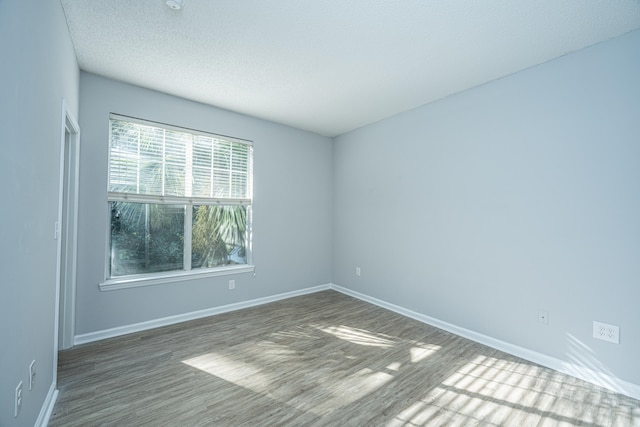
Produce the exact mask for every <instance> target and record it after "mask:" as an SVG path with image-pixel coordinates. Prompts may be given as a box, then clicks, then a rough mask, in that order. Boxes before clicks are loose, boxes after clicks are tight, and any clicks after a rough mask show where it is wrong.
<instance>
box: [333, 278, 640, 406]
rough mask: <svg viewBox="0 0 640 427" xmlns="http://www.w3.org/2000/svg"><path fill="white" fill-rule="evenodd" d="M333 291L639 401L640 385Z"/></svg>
mask: <svg viewBox="0 0 640 427" xmlns="http://www.w3.org/2000/svg"><path fill="white" fill-rule="evenodd" d="M330 288H331V289H333V290H335V291H338V292H341V293H343V294H345V295H349V296H352V297H354V298H357V299H359V300H362V301H365V302H368V303H370V304H373V305H377V306H379V307H382V308H386V309H387V310H390V311H393V312H396V313H398V314H401V315H403V316H406V317H409V318H411V319H414V320H417V321H419V322H422V323H426V324H428V325H431V326H434V327H436V328H439V329H443V330H445V331H447V332H451V333H453V334H456V335H458V336H461V337H464V338H467V339H470V340H472V341H475V342H477V343H480V344H483V345H486V346H488V347H491V348H495V349H497V350H500V351H504V352H505V353H509V354H512V355H514V356H517V357H520V358H522V359H525V360H528V361H530V362H533V363H536V364H538V365H542V366H545V367H547V368H551V369H553V370H555V371H558V372H562V373H563V374H567V375H571V376H572V377H575V378H578V379H581V380H584V381H587V382H589V383H591V384H595V385H597V386H600V387H604V388H606V389H608V390H612V391H615V392H616V393H621V394H624V395H626V396H629V397H632V398H634V399H638V400H640V385H638V384H633V383H630V382H628V381H625V380H622V379H620V378H617V377H613V376H611V375H609V374H606V373H603V372H598V371H595V370H593V369H590V368H588V367H585V366H580V365H577V364H575V363H570V362H566V361H564V360H560V359H557V358H555V357H551V356H547V355H546V354H542V353H538V352H536V351H533V350H529V349H527V348H524V347H520V346H517V345H514V344H510V343H508V342H505V341H501V340H498V339H495V338H493V337H490V336H487V335H484V334H480V333H478V332H475V331H472V330H469V329H466V328H461V327H460V326H456V325H453V324H451V323H448V322H444V321H442V320H439V319H436V318H433V317H430V316H426V315H424V314H420V313H417V312H415V311H412V310H409V309H406V308H404V307H400V306H398V305H395V304H391V303H388V302H386V301H382V300H379V299H377V298H373V297H371V296H369V295H365V294H362V293H360V292H356V291H353V290H351V289H347V288H343V287H342V286H339V285H336V284H333V283H332V284H330Z"/></svg>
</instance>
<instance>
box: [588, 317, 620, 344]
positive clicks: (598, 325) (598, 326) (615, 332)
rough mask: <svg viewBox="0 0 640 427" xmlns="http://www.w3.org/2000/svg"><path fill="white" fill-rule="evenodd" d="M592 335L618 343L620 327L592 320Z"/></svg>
mask: <svg viewBox="0 0 640 427" xmlns="http://www.w3.org/2000/svg"><path fill="white" fill-rule="evenodd" d="M593 337H594V338H598V339H599V340H603V341H609V342H612V343H614V344H620V327H619V326H616V325H609V324H608V323H602V322H598V321H596V320H594V321H593Z"/></svg>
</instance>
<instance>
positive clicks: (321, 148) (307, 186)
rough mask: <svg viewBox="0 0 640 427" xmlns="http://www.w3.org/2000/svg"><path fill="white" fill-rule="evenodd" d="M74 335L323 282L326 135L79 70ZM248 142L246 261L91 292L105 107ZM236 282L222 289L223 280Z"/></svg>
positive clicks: (101, 226)
mask: <svg viewBox="0 0 640 427" xmlns="http://www.w3.org/2000/svg"><path fill="white" fill-rule="evenodd" d="M80 93H81V97H80V127H81V128H82V142H81V144H82V150H81V154H80V165H81V171H80V200H79V210H80V218H79V230H78V233H79V234H78V239H79V241H78V254H79V255H78V283H77V302H76V304H77V317H76V334H86V333H90V332H96V331H102V330H106V329H109V328H113V327H118V326H125V325H129V324H134V323H139V322H144V321H149V320H154V319H158V318H163V317H167V316H171V315H178V314H183V313H189V312H192V311H196V310H202V309H207V308H212V307H216V306H220V305H225V304H230V303H234V302H239V301H245V300H250V299H254V298H259V297H264V296H271V295H275V294H278V293H284V292H289V291H295V290H298V289H301V288H306V287H310V286H315V285H321V284H326V283H329V282H330V281H331V212H332V208H331V203H332V194H331V191H332V174H331V171H332V168H331V162H332V148H333V147H332V140H331V139H330V138H326V137H321V136H318V135H315V134H311V133H308V132H303V131H300V130H296V129H293V128H289V127H286V126H281V125H277V124H274V123H270V122H267V121H263V120H258V119H255V118H251V117H247V116H243V115H240V114H235V113H231V112H228V111H225V110H221V109H218V108H214V107H210V106H206V105H203V104H198V103H195V102H191V101H187V100H184V99H180V98H176V97H173V96H170V95H166V94H162V93H159V92H154V91H150V90H146V89H142V88H140V87H135V86H131V85H127V84H124V83H119V82H115V81H113V80H108V79H105V78H102V77H99V76H96V75H93V74H87V73H84V72H83V73H81V77H80ZM110 112H114V113H119V114H124V115H129V116H134V117H140V118H143V119H148V120H153V121H159V122H164V123H169V124H173V125H178V126H184V127H188V128H193V129H199V130H204V131H210V132H214V133H218V134H222V135H229V136H234V137H237V138H243V139H249V140H252V141H254V206H253V213H254V224H253V229H254V235H253V247H254V252H253V255H254V263H255V266H256V270H255V277H253V275H252V274H238V275H232V276H222V277H215V278H207V279H198V280H190V281H183V282H177V283H171V284H162V285H155V286H147V287H140V288H133V289H126V290H114V291H106V292H101V291H100V290H99V289H98V283H100V282H101V281H103V280H104V272H105V250H106V237H107V202H106V188H107V181H106V180H107V152H108V143H109V142H108V135H109V128H108V119H109V113H110ZM229 279H235V280H236V289H235V290H233V291H230V290H229V289H228V280H229Z"/></svg>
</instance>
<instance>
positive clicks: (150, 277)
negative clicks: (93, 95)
mask: <svg viewBox="0 0 640 427" xmlns="http://www.w3.org/2000/svg"><path fill="white" fill-rule="evenodd" d="M109 119H110V120H111V119H116V120H124V121H130V122H133V123H138V124H142V125H158V126H161V127H164V128H166V129H172V130H176V131H179V132H184V131H187V132H190V133H192V134H194V135H203V136H206V137H211V136H212V135H213V136H217V137H220V138H222V139H225V140H228V141H231V142H236V143H240V144H243V145H247V146H249V147H253V141H250V140H245V139H240V138H234V137H230V136H226V135H220V134H214V133H212V132H203V131H199V130H195V129H190V128H185V127H179V126H173V125H168V124H166V123H161V122H154V121H152V120H144V119H139V118H135V117H130V116H124V115H119V114H114V113H111V114H110V115H109ZM110 132H111V131H110ZM249 161H250V162H251V163H252V164H251V168H253V158H252V156H250V158H249ZM248 185H249V191H250V194H249V198H248V199H226V198H215V200H212V199H203V198H199V197H171V196H148V195H142V194H129V193H117V192H110V191H108V192H107V203H109V202H111V201H126V202H136V203H175V204H179V205H185V206H189V205H236V206H238V205H240V206H248V210H247V230H246V231H247V236H248V242H247V247H246V249H247V263H246V264H235V265H225V266H219V267H214V268H207V269H195V270H192V269H191V265H190V263H189V266H188V267H189V269H188V270H178V271H176V270H173V271H163V272H157V273H143V274H135V275H129V276H117V277H113V278H110V277H109V276H108V274H109V273H108V272H109V257H106V259H105V269H104V271H105V275H104V277H105V280H104V281H103V282H102V283H99V284H98V287H99V289H100V291H113V290H118V289H129V288H137V287H143V286H153V285H161V284H167V283H176V282H182V281H189V280H199V279H205V278H209V277H217V276H227V275H235V274H242V273H254V272H255V266H254V265H253V247H252V246H253V245H252V235H253V234H252V233H253V230H252V229H253V209H252V207H253V174H249V183H248ZM187 210H188V209H187ZM185 224H187V222H185ZM185 227H186V226H185ZM105 228H106V242H105V243H106V248H105V249H106V252H105V253H106V254H108V253H109V250H110V247H109V239H110V224H109V221H107V224H106V227H105ZM185 259H186V258H185ZM188 259H189V260H190V259H191V256H189V258H188Z"/></svg>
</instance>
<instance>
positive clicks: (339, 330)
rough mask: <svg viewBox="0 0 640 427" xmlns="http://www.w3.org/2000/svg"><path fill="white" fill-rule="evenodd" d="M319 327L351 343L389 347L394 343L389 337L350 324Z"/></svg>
mask: <svg viewBox="0 0 640 427" xmlns="http://www.w3.org/2000/svg"><path fill="white" fill-rule="evenodd" d="M319 329H320V330H321V331H323V332H326V333H328V334H331V335H333V336H334V337H336V338H339V339H341V340H345V341H349V342H351V343H353V344H358V345H364V346H370V347H385V348H390V347H393V346H394V345H395V342H394V341H392V340H391V339H389V338H385V337H381V336H380V335H375V334H372V333H371V332H369V331H365V330H364V329H357V328H352V327H350V326H344V325H340V326H327V327H321V328H319Z"/></svg>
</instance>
